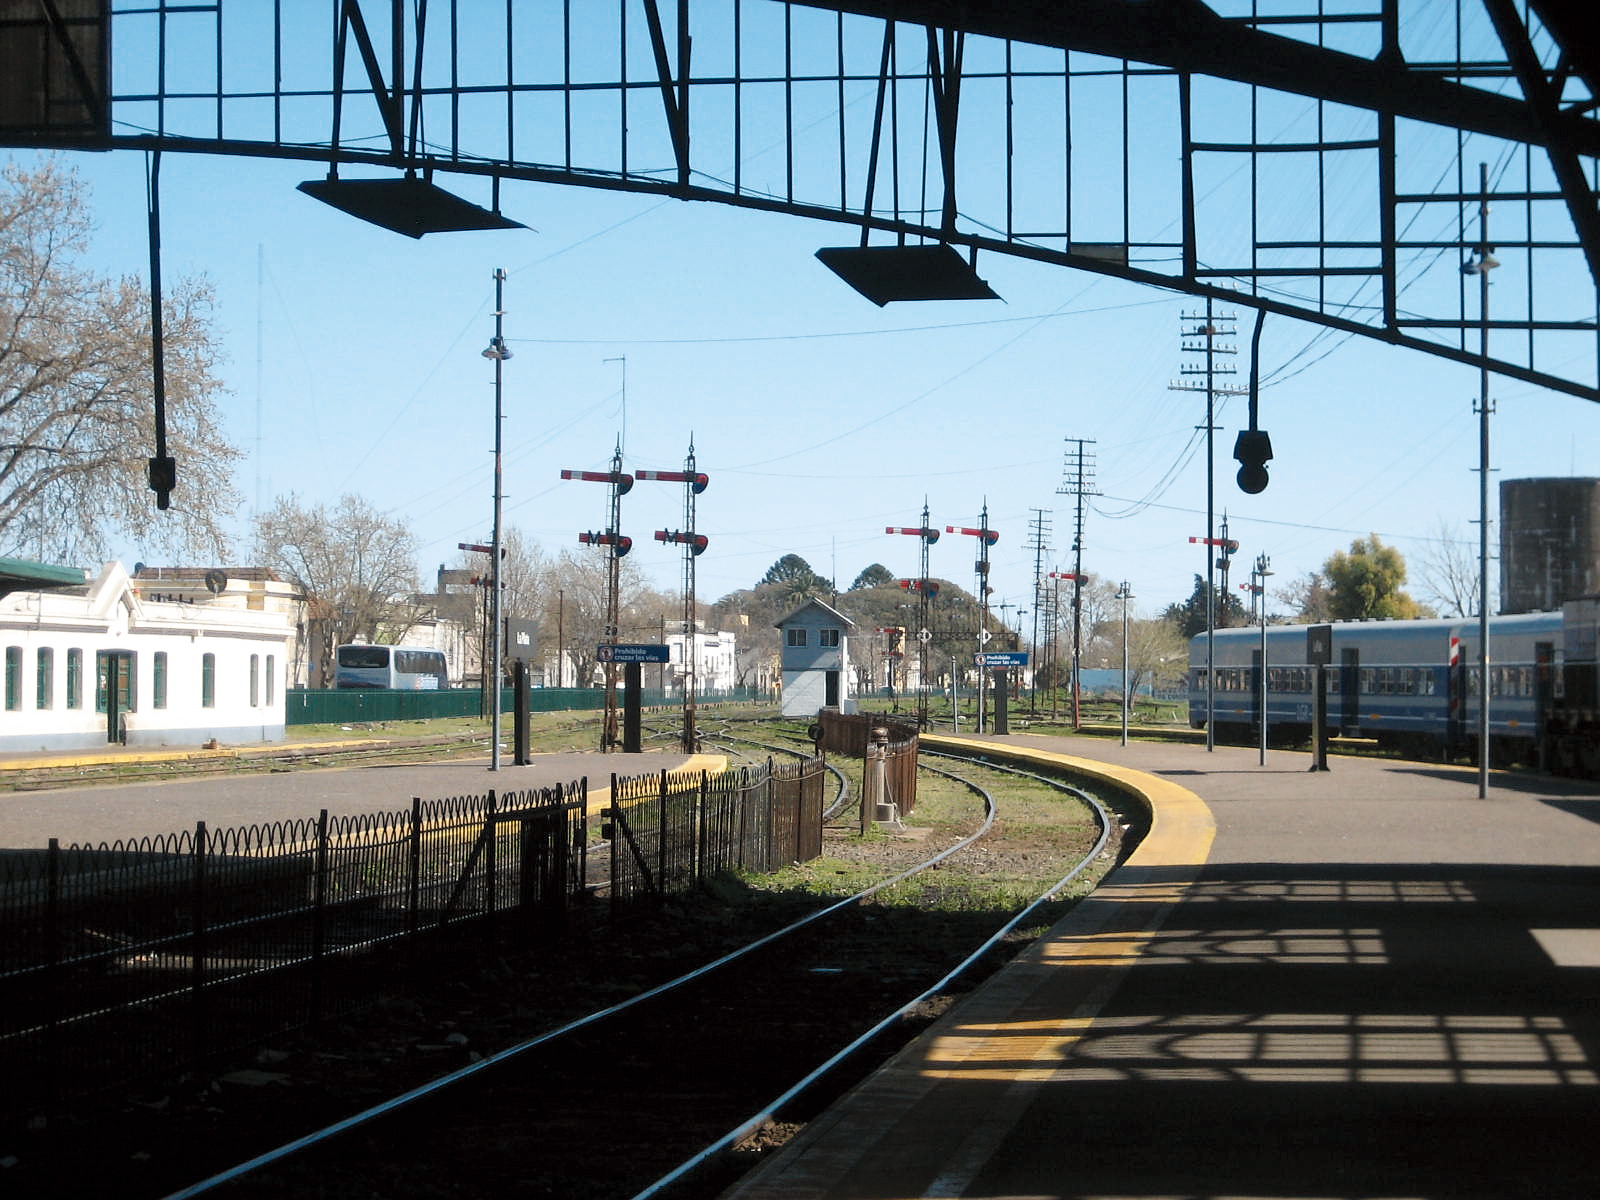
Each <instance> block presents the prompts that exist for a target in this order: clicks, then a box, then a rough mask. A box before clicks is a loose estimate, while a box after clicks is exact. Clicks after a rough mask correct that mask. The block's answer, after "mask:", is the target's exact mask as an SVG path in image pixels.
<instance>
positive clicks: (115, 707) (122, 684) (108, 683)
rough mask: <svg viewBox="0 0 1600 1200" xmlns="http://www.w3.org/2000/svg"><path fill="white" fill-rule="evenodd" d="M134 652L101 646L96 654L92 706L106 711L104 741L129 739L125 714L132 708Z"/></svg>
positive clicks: (124, 740) (119, 741) (100, 710)
mask: <svg viewBox="0 0 1600 1200" xmlns="http://www.w3.org/2000/svg"><path fill="white" fill-rule="evenodd" d="M134 695H135V693H134V679H133V654H132V653H131V652H130V651H127V650H101V651H100V652H99V653H98V654H97V655H96V656H95V709H96V711H98V712H103V713H105V715H106V741H108V742H118V743H124V742H126V741H127V740H128V729H127V721H126V720H125V717H126V714H128V713H130V712H132V711H133V702H134Z"/></svg>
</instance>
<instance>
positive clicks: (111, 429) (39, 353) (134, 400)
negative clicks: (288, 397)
mask: <svg viewBox="0 0 1600 1200" xmlns="http://www.w3.org/2000/svg"><path fill="white" fill-rule="evenodd" d="M90 230H91V221H90V218H89V214H88V190H87V188H86V187H85V186H84V185H83V184H82V183H81V182H80V181H79V179H78V176H77V175H76V173H74V172H72V171H70V170H67V169H65V168H63V167H62V166H61V165H60V164H59V163H58V162H57V161H55V160H52V159H47V160H45V161H44V163H43V164H42V165H40V166H38V167H36V168H34V169H31V170H30V169H27V168H25V167H22V166H19V165H17V164H16V163H8V164H7V165H6V166H5V168H4V170H3V171H0V546H3V547H5V548H6V549H8V550H12V551H16V552H21V553H26V554H29V555H31V556H33V557H36V558H47V557H56V558H61V559H66V560H71V559H74V558H80V557H99V556H102V555H104V553H105V552H106V548H107V546H108V545H109V543H110V540H111V538H112V537H113V535H119V534H120V535H126V536H128V537H131V538H132V539H134V540H135V541H137V542H139V543H140V544H142V545H148V546H150V547H152V548H159V549H162V550H165V551H169V552H188V553H192V554H197V555H202V556H205V557H211V558H222V557H224V556H225V554H226V547H227V536H226V534H225V532H224V523H225V521H226V520H227V518H228V516H229V515H230V514H231V513H232V512H233V510H234V509H235V508H237V507H238V503H239V496H238V492H237V491H236V489H235V488H234V487H233V485H232V483H231V478H232V467H233V464H234V463H235V461H236V460H237V459H238V458H239V457H240V454H239V451H238V450H237V449H236V448H235V447H234V446H232V445H231V444H230V443H229V442H228V441H227V440H226V438H224V437H223V435H222V432H221V424H220V422H219V420H218V416H217V411H216V405H215V397H216V395H217V394H218V393H219V392H220V391H221V385H220V383H219V382H218V380H217V378H216V367H217V359H218V355H219V351H218V338H217V334H216V331H215V328H214V327H213V324H212V305H213V300H212V295H211V290H210V288H209V286H208V285H207V284H205V283H204V282H203V281H200V280H194V279H188V280H180V281H178V282H177V283H176V284H175V285H173V286H171V287H169V288H168V289H166V292H167V294H166V296H165V298H164V303H163V306H162V320H163V323H164V332H165V347H166V349H165V354H164V362H165V367H166V415H167V438H168V446H169V450H170V452H171V453H172V455H173V456H174V457H175V458H176V459H177V461H178V490H177V491H175V492H174V493H173V504H172V507H171V508H170V509H168V510H167V511H166V512H161V511H159V510H158V509H157V508H156V506H155V498H154V495H153V493H152V492H151V491H150V489H149V487H148V483H147V480H146V475H145V470H146V464H147V462H148V460H149V457H150V455H151V454H152V453H153V448H154V443H155V433H154V410H153V401H152V398H151V393H152V379H153V377H154V375H153V369H152V354H151V345H150V296H149V293H148V291H147V290H146V289H145V288H144V286H143V285H142V284H141V283H140V282H139V281H137V280H134V279H103V278H100V277H98V276H96V275H94V274H92V273H91V272H89V271H87V270H85V269H83V268H82V267H81V266H79V265H78V260H79V259H80V258H81V257H82V255H83V254H84V253H85V252H86V251H87V249H88V244H89V234H90Z"/></svg>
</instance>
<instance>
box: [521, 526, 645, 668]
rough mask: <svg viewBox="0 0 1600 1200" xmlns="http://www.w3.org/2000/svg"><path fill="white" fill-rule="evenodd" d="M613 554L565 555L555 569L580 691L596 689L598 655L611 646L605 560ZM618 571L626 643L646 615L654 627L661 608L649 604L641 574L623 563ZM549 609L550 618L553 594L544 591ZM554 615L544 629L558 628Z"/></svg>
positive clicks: (605, 550) (600, 549)
mask: <svg viewBox="0 0 1600 1200" xmlns="http://www.w3.org/2000/svg"><path fill="white" fill-rule="evenodd" d="M610 553H611V549H610V547H608V546H597V547H591V548H588V549H580V550H576V551H573V550H563V551H562V552H561V557H560V558H559V559H558V560H557V561H556V564H555V575H556V580H557V581H558V583H557V586H558V587H559V589H560V592H561V607H562V614H563V616H562V625H563V640H564V642H565V649H566V654H567V661H568V662H570V663H572V665H573V668H574V671H575V676H574V679H575V681H576V686H578V687H589V686H591V685H592V684H593V682H594V679H595V664H596V662H597V661H598V655H597V650H598V647H599V646H600V644H601V643H602V642H604V641H606V640H607V638H606V569H607V562H606V558H607V556H608V555H609V554H610ZM619 566H620V568H621V569H620V571H619V572H618V590H619V596H618V616H619V618H620V627H619V636H624V637H626V636H632V635H634V634H637V633H638V632H639V622H640V616H639V614H640V612H641V611H644V612H646V613H648V614H649V616H648V619H649V620H651V621H653V620H654V619H655V617H654V614H655V613H656V612H657V611H659V607H658V606H652V605H651V603H649V602H648V600H647V597H649V596H651V595H653V593H652V592H651V591H650V589H649V588H648V587H647V586H646V585H645V582H644V577H643V575H642V574H641V572H640V570H639V568H638V567H637V566H636V565H634V564H633V563H632V562H631V561H629V560H628V559H623V560H622V562H621V563H620V564H619ZM545 604H546V611H547V613H548V612H549V610H550V609H552V608H553V607H554V604H555V595H554V592H553V590H552V589H548V588H547V590H546V596H545ZM641 605H642V606H643V608H642V609H641ZM553 615H554V614H553V613H551V614H550V615H549V616H547V617H546V623H547V624H549V625H550V626H552V627H553V626H554V624H555V621H554V619H553ZM652 628H654V626H653V625H652Z"/></svg>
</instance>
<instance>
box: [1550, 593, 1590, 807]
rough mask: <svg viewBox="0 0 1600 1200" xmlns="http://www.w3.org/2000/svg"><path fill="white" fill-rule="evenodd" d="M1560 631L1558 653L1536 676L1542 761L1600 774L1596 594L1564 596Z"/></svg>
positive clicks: (1564, 769)
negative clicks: (1541, 736) (1564, 602)
mask: <svg viewBox="0 0 1600 1200" xmlns="http://www.w3.org/2000/svg"><path fill="white" fill-rule="evenodd" d="M1561 632H1562V638H1561V653H1560V655H1559V656H1556V657H1555V658H1554V661H1553V662H1552V663H1551V664H1550V669H1549V670H1545V669H1544V665H1543V664H1542V663H1541V664H1540V670H1539V675H1538V678H1537V681H1536V686H1537V687H1538V688H1539V693H1540V716H1541V724H1542V731H1543V741H1544V744H1545V765H1546V766H1548V767H1549V768H1550V769H1551V770H1553V771H1557V772H1559V773H1561V774H1566V775H1582V776H1586V777H1587V778H1590V779H1594V778H1600V653H1597V648H1600V597H1596V596H1585V597H1582V598H1580V599H1576V600H1569V601H1567V602H1566V604H1564V605H1563V606H1562V630H1561Z"/></svg>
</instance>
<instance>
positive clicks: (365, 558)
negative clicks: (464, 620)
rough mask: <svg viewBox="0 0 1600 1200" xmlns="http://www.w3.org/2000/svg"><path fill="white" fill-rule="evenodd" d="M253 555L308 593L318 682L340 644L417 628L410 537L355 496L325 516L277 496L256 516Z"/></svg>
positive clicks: (413, 543) (414, 559)
mask: <svg viewBox="0 0 1600 1200" xmlns="http://www.w3.org/2000/svg"><path fill="white" fill-rule="evenodd" d="M256 555H257V557H258V559H259V561H260V563H261V565H262V566H267V567H271V568H272V569H273V570H275V571H277V572H278V574H279V575H280V576H281V577H282V578H284V579H288V580H290V581H291V582H293V583H294V584H295V585H296V586H298V587H299V588H300V589H301V590H302V591H303V592H304V593H305V596H306V603H307V609H308V617H309V624H310V626H311V627H310V628H308V630H307V641H308V643H310V644H311V645H312V646H314V647H315V648H316V649H315V651H314V653H315V654H316V658H315V659H313V661H315V662H318V663H319V664H320V666H319V672H318V677H319V678H321V679H326V678H328V674H329V671H328V668H329V667H330V666H331V656H332V653H333V647H334V646H336V645H338V644H339V643H341V642H350V641H356V640H364V641H371V642H377V641H391V642H392V641H396V640H398V639H399V638H400V637H401V636H403V635H404V633H405V631H406V630H407V629H409V628H410V627H411V625H412V624H414V623H415V621H416V618H417V615H418V614H417V610H416V607H415V604H414V601H413V594H414V593H415V592H416V590H417V542H416V537H415V536H414V535H413V534H412V533H411V531H410V530H409V529H408V528H407V527H406V526H405V525H404V524H403V523H402V522H401V521H399V520H397V519H395V518H393V517H388V516H385V515H384V514H383V513H380V512H378V511H377V510H376V509H375V508H373V507H372V506H371V505H370V504H368V503H367V502H366V501H365V500H363V499H362V498H361V497H359V496H344V497H342V498H341V499H340V501H339V505H338V507H337V508H336V509H334V510H333V511H332V512H331V513H330V512H329V511H328V510H327V509H325V508H324V507H323V506H322V505H320V504H318V505H314V506H312V507H310V508H306V507H304V506H302V505H301V504H300V502H299V501H298V500H297V499H295V497H293V496H289V497H286V498H285V497H279V499H278V501H277V503H276V504H274V505H273V506H272V507H271V508H270V509H268V510H267V511H266V512H264V513H262V514H261V515H260V516H259V517H257V518H256Z"/></svg>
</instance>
